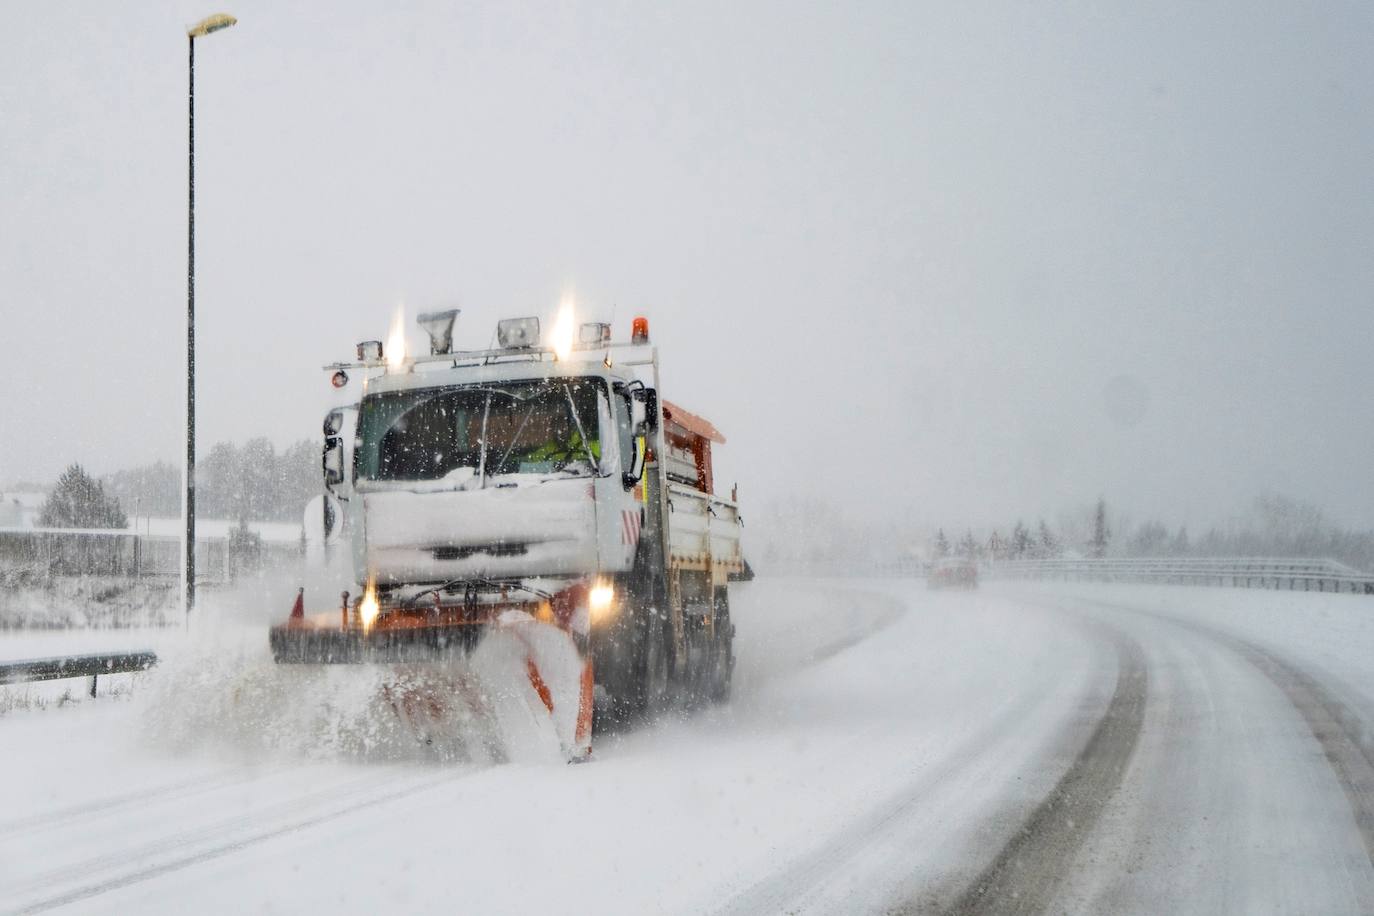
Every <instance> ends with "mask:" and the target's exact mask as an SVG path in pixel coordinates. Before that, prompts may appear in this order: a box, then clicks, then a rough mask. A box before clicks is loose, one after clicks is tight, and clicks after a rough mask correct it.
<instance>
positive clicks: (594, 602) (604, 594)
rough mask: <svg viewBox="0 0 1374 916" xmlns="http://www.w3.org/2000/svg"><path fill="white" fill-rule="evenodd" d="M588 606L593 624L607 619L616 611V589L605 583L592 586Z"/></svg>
mask: <svg viewBox="0 0 1374 916" xmlns="http://www.w3.org/2000/svg"><path fill="white" fill-rule="evenodd" d="M588 605H589V606H590V607H589V609H590V610H591V612H592V621H593V622H596V621H600V620H604V619H606V618H607V617H609V616H610V615H611V614H612V613H614V611H615V588H614V587H612V586H611V585H608V584H606V583H604V582H603V583H599V584H597V585H594V586H592V591H591V594H590V596H589V597H588Z"/></svg>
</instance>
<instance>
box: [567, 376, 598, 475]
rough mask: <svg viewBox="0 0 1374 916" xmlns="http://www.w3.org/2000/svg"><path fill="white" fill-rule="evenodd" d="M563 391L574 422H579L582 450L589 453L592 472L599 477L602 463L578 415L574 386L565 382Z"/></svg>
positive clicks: (578, 430)
mask: <svg viewBox="0 0 1374 916" xmlns="http://www.w3.org/2000/svg"><path fill="white" fill-rule="evenodd" d="M563 393H564V394H566V395H567V396H568V409H569V410H571V411H572V418H573V422H574V423H576V424H577V435H578V436H579V437H581V439H582V450H583V451H584V452H586V453H587V461H588V463H590V464H591V466H592V473H593V474H594V475H596V476H597V477H600V476H601V464H600V462H598V461H597V460H596V456H595V455H593V454H592V444H591V442H590V441H589V440H588V439H587V430H586V429H584V428H583V426H582V418H581V417H579V416H578V415H577V405H576V404H574V403H573V396H572V386H571V385H569V384H568V383H567V382H564V383H563Z"/></svg>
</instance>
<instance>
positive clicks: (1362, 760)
mask: <svg viewBox="0 0 1374 916" xmlns="http://www.w3.org/2000/svg"><path fill="white" fill-rule="evenodd" d="M1092 603H1094V604H1097V605H1098V606H1100V607H1106V608H1110V609H1112V610H1118V611H1127V612H1129V613H1134V614H1146V615H1149V616H1150V617H1152V618H1154V619H1156V620H1162V621H1166V622H1168V623H1170V624H1173V625H1176V626H1179V627H1182V628H1184V629H1186V630H1189V631H1190V632H1193V633H1196V634H1197V635H1199V636H1201V637H1203V638H1204V639H1208V640H1210V641H1212V642H1214V643H1217V644H1219V645H1221V646H1224V647H1226V648H1227V649H1229V650H1230V651H1232V652H1234V653H1236V654H1237V655H1239V656H1240V657H1241V658H1243V659H1245V660H1246V661H1247V662H1249V663H1250V664H1251V665H1254V666H1255V667H1256V668H1257V669H1259V671H1260V672H1261V673H1262V674H1263V675H1264V676H1265V677H1266V678H1268V679H1269V680H1270V681H1272V682H1273V684H1274V685H1275V686H1276V687H1278V688H1279V689H1280V690H1282V691H1283V693H1284V695H1285V696H1286V697H1287V698H1288V701H1289V702H1290V703H1292V704H1293V706H1294V708H1296V709H1297V711H1298V714H1299V715H1301V716H1302V718H1303V721H1305V722H1306V723H1307V727H1308V728H1309V729H1311V731H1312V735H1313V737H1315V738H1316V739H1317V743H1318V744H1319V745H1320V746H1321V749H1322V753H1323V754H1324V755H1325V757H1326V760H1327V763H1328V764H1329V765H1330V766H1331V769H1332V771H1333V772H1334V773H1335V775H1336V780H1337V782H1339V783H1340V786H1341V789H1342V791H1344V792H1345V795H1346V798H1347V799H1348V800H1349V801H1350V808H1351V812H1352V814H1353V815H1354V818H1355V826H1356V828H1358V830H1359V832H1360V838H1361V839H1362V840H1363V841H1364V847H1365V853H1366V855H1367V856H1368V857H1369V862H1370V864H1371V865H1374V734H1371V731H1370V729H1369V727H1368V725H1367V724H1366V723H1365V721H1364V719H1363V717H1362V716H1361V715H1360V714H1359V712H1357V711H1356V710H1355V709H1354V707H1352V706H1350V705H1349V704H1347V703H1346V702H1345V701H1344V700H1342V699H1341V698H1340V696H1339V695H1338V694H1337V693H1336V691H1335V690H1334V689H1332V688H1330V687H1328V686H1326V685H1324V684H1323V683H1321V682H1320V681H1319V680H1318V679H1317V678H1315V677H1313V676H1312V675H1311V674H1308V673H1307V672H1306V671H1305V670H1303V669H1302V668H1301V667H1299V666H1298V665H1296V664H1294V663H1292V662H1288V661H1285V660H1283V659H1281V658H1279V657H1278V656H1277V655H1275V654H1274V653H1272V652H1270V651H1269V650H1267V649H1264V648H1261V647H1260V646H1258V645H1256V644H1255V643H1252V642H1249V641H1247V640H1245V639H1242V638H1240V637H1239V636H1233V635H1231V634H1229V633H1226V632H1223V631H1221V630H1216V629H1213V628H1211V627H1208V626H1206V625H1203V624H1199V623H1194V622H1192V621H1187V620H1180V619H1178V618H1176V617H1169V616H1165V615H1160V614H1156V613H1153V612H1151V611H1149V610H1147V609H1145V608H1138V607H1131V606H1129V605H1120V604H1107V603H1105V602H1092Z"/></svg>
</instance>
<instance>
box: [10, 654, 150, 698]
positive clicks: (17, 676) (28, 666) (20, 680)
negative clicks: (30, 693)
mask: <svg viewBox="0 0 1374 916" xmlns="http://www.w3.org/2000/svg"><path fill="white" fill-rule="evenodd" d="M156 664H157V654H156V653H154V652H148V651H142V652H107V653H102V654H98V655H63V656H58V657H56V658H31V659H26V660H23V661H13V662H0V685H5V684H25V683H29V682H31V681H55V680H60V679H62V678H68V677H89V678H90V679H91V696H95V685H96V678H98V677H99V676H100V675H102V674H128V673H130V672H135V671H147V670H148V669H149V668H151V667H153V666H154V665H156Z"/></svg>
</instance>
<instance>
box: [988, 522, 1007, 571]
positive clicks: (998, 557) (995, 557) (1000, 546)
mask: <svg viewBox="0 0 1374 916" xmlns="http://www.w3.org/2000/svg"><path fill="white" fill-rule="evenodd" d="M1006 556H1007V544H1006V542H1005V541H1003V540H1002V535H1000V534H998V533H997V529H996V528H994V529H993V531H992V534H991V535H989V537H988V559H990V560H992V562H994V563H998V562H1001V561H1002V560H1004V559H1006Z"/></svg>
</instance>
